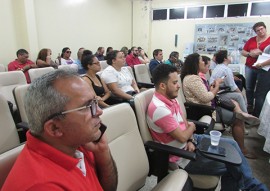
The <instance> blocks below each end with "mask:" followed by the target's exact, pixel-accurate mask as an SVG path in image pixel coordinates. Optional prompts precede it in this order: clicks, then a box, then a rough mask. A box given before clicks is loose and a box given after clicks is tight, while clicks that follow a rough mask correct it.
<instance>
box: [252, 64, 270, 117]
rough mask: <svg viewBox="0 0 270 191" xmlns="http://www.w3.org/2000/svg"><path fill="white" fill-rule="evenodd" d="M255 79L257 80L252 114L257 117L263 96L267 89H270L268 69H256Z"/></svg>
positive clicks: (269, 72)
mask: <svg viewBox="0 0 270 191" xmlns="http://www.w3.org/2000/svg"><path fill="white" fill-rule="evenodd" d="M257 79H258V82H257V86H256V90H255V107H254V115H255V116H256V117H259V116H260V113H261V110H262V107H263V103H264V100H265V97H266V95H267V93H268V91H270V70H269V71H268V72H267V71H265V70H263V69H260V70H258V75H257Z"/></svg>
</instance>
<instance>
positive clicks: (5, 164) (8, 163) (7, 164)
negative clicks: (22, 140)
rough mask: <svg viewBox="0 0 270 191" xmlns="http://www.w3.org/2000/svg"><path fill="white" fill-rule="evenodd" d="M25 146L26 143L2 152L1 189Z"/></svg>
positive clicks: (0, 168) (0, 158) (0, 167)
mask: <svg viewBox="0 0 270 191" xmlns="http://www.w3.org/2000/svg"><path fill="white" fill-rule="evenodd" d="M23 147H24V144H22V145H20V146H17V147H15V148H13V149H11V150H8V151H6V152H4V153H2V154H0V189H1V188H2V186H3V184H4V182H5V180H6V178H7V176H8V174H9V172H10V170H11V168H12V166H13V165H14V163H15V161H16V159H17V157H18V155H19V154H20V152H21V151H22V149H23Z"/></svg>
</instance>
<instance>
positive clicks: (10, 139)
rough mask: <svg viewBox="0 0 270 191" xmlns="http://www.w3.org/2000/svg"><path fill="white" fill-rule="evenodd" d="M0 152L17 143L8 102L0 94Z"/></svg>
mask: <svg viewBox="0 0 270 191" xmlns="http://www.w3.org/2000/svg"><path fill="white" fill-rule="evenodd" d="M0 129H1V132H0V153H3V152H5V151H7V150H9V149H11V148H13V147H15V146H17V145H19V143H20V140H19V135H18V132H17V129H16V125H15V123H14V121H13V118H12V115H11V113H10V109H9V106H8V102H7V100H6V99H5V97H4V96H3V95H2V94H0Z"/></svg>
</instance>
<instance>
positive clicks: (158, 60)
mask: <svg viewBox="0 0 270 191" xmlns="http://www.w3.org/2000/svg"><path fill="white" fill-rule="evenodd" d="M153 57H154V59H152V60H151V61H150V64H149V70H150V73H151V74H152V72H153V70H154V69H155V68H156V67H157V66H158V65H159V64H163V63H162V60H163V53H162V50H161V49H155V50H154V51H153Z"/></svg>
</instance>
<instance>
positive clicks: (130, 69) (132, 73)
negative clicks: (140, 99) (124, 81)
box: [123, 66, 136, 80]
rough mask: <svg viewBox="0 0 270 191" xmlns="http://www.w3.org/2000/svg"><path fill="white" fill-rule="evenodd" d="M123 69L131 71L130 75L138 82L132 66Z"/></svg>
mask: <svg viewBox="0 0 270 191" xmlns="http://www.w3.org/2000/svg"><path fill="white" fill-rule="evenodd" d="M123 67H125V68H127V69H128V70H129V72H130V74H131V75H132V77H133V79H134V80H136V78H135V76H134V72H133V69H132V68H131V67H130V66H123Z"/></svg>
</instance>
